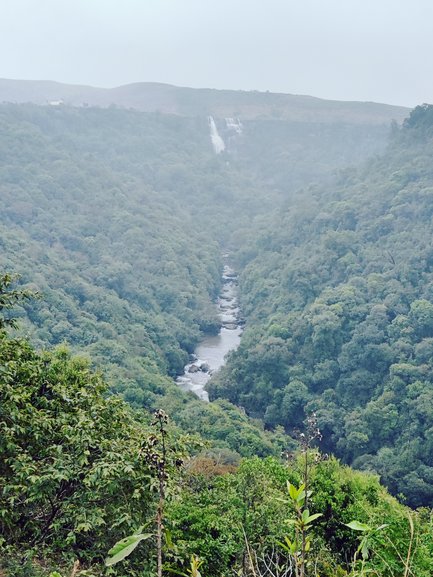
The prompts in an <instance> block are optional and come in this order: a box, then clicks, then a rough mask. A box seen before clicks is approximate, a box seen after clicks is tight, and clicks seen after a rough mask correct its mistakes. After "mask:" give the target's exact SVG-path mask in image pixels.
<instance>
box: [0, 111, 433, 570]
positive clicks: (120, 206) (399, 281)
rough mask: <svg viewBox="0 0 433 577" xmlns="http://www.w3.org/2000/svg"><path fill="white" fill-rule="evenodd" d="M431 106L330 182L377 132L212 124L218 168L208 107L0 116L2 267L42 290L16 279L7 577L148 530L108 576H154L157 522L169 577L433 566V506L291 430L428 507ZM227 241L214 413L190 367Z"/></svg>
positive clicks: (6, 477)
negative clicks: (232, 334) (162, 423)
mask: <svg viewBox="0 0 433 577" xmlns="http://www.w3.org/2000/svg"><path fill="white" fill-rule="evenodd" d="M432 109H433V108H432V107H429V106H423V107H418V108H417V109H415V110H414V111H413V112H412V114H411V116H410V118H409V119H408V120H407V121H406V122H405V124H404V126H403V128H402V129H398V128H397V127H395V128H394V131H393V132H394V134H393V140H392V143H391V145H390V146H389V148H388V150H387V151H386V153H385V154H384V155H383V156H380V157H377V158H375V159H373V160H371V161H370V162H369V163H368V164H367V165H365V166H363V167H361V168H358V169H345V170H344V171H343V172H342V173H341V174H340V176H339V181H338V182H333V184H330V182H331V179H330V175H331V173H332V172H333V171H334V170H335V169H336V168H337V167H341V166H344V165H345V164H346V163H347V162H350V161H353V159H355V158H356V157H358V156H359V157H365V156H367V155H368V154H369V153H371V152H377V151H378V150H380V149H381V147H382V145H383V140H381V139H383V138H384V129H383V128H380V129H378V132H376V133H375V136H374V135H372V134H371V133H370V128H366V127H362V126H358V128H357V129H355V128H354V127H353V126H352V127H351V126H350V125H341V124H339V125H334V126H332V125H331V124H329V125H328V126H317V125H314V124H312V123H311V122H305V123H299V124H296V125H295V124H293V123H292V124H291V123H290V122H288V121H285V122H280V121H279V120H277V119H276V118H274V119H269V118H268V119H255V120H254V121H253V120H251V121H250V122H246V123H245V124H244V127H243V132H242V134H240V135H239V134H228V133H224V122H225V121H224V120H222V119H219V120H218V119H217V124H218V126H219V127H220V130H221V133H222V134H223V136H224V138H226V139H227V140H228V142H229V146H228V150H227V151H226V152H224V153H222V154H221V155H218V156H216V155H215V154H214V153H213V151H212V148H211V146H210V140H209V134H208V125H207V121H206V118H181V117H175V116H168V115H162V114H145V113H139V112H136V111H133V110H128V111H127V110H117V109H110V110H100V109H96V108H83V109H74V108H69V107H59V108H56V107H53V108H49V107H38V106H33V105H2V106H0V130H1V135H2V138H1V139H0V157H1V159H2V160H1V164H0V198H1V201H0V203H1V210H0V243H1V249H2V250H1V253H0V267H1V269H2V270H9V271H12V270H13V271H15V272H18V273H20V274H21V275H22V283H23V284H24V286H25V287H26V289H27V291H28V292H27V293H25V294H24V295H23V294H22V292H21V290H20V289H14V290H13V289H12V285H11V283H12V281H13V277H10V276H8V275H6V276H4V275H3V276H1V275H0V427H1V433H2V434H1V436H0V531H1V536H0V548H1V554H2V556H3V559H4V561H3V565H4V567H3V568H2V567H1V566H0V575H1V572H2V569H4V570H7V572H8V573H7V574H8V575H10V576H12V575H14V576H16V577H23V576H24V575H28V576H31V575H35V574H37V573H38V572H39V573H40V574H42V575H43V574H48V573H49V570H50V569H51V568H54V567H55V566H62V567H64V570H65V571H66V567H67V566H68V564H69V565H71V564H72V562H73V560H74V559H76V558H78V559H80V561H81V563H82V566H83V567H84V568H86V567H89V568H90V567H92V568H91V569H89V571H91V572H93V573H92V574H95V575H97V574H100V573H101V572H103V569H102V562H103V559H104V557H105V555H106V553H107V551H108V549H109V548H110V547H111V546H112V545H113V544H114V543H115V542H116V541H117V540H118V539H119V538H121V537H125V536H127V535H128V534H130V533H132V532H135V531H138V530H140V528H141V530H142V531H145V532H148V536H147V538H146V539H145V540H144V541H143V542H142V543H140V545H139V547H138V548H137V549H136V550H135V551H134V553H133V554H132V555H131V556H130V557H129V558H128V559H127V560H125V561H124V562H123V564H122V565H118V566H116V567H114V568H113V569H108V570H106V572H107V574H112V575H119V576H122V575H125V576H126V575H131V576H134V575H146V576H149V577H150V575H155V574H156V573H155V572H156V566H157V564H158V560H157V555H156V548H157V544H158V537H155V535H157V534H158V531H157V529H158V530H159V531H162V529H163V530H164V535H165V541H164V543H163V545H162V546H163V549H164V552H163V553H164V555H163V556H164V562H165V571H166V572H168V571H170V570H173V571H181V572H183V573H184V574H186V575H188V574H190V573H191V571H192V570H193V567H194V563H198V561H197V557H196V556H198V557H199V558H200V559H201V561H202V565H201V569H200V570H201V572H202V575H203V576H204V575H206V576H209V577H222V576H223V575H224V576H225V577H227V576H228V575H234V574H237V575H242V576H246V575H251V574H255V575H256V576H259V575H260V577H261V575H262V574H263V575H265V574H266V566H269V564H271V565H272V564H273V565H272V566H273V570H274V573H275V574H277V575H279V576H281V575H284V574H286V575H288V574H290V573H288V572H287V567H288V566H290V564H292V565H291V566H292V568H293V574H296V576H297V577H298V575H302V577H304V573H300V572H295V568H294V567H295V565H296V567H297V568H298V569H299V567H301V565H299V559H304V557H305V559H306V565H305V567H304V566H303V565H302V567H303V568H304V569H305V571H306V573H305V576H307V575H308V577H312V576H313V575H314V576H316V575H319V574H320V575H321V576H322V577H331V576H332V577H335V576H341V577H343V576H345V575H347V576H348V575H350V576H351V577H355V575H356V576H357V575H359V574H360V573H359V571H360V570H361V568H362V570H366V571H367V570H369V569H371V570H372V571H373V572H374V573H373V574H375V575H378V576H380V577H397V576H401V575H404V576H405V577H409V575H412V576H416V577H429V576H430V575H431V574H432V571H433V567H432V564H431V560H432V558H433V539H432V537H431V511H429V510H428V509H420V510H419V511H417V512H414V511H412V512H411V511H410V510H409V509H407V508H406V507H405V506H404V505H402V504H399V503H398V502H397V501H396V500H395V499H394V498H393V497H390V495H389V494H388V493H387V491H386V490H385V489H384V488H383V487H382V486H381V485H380V484H379V480H378V477H376V476H374V475H372V474H371V473H365V472H362V473H360V472H358V473H355V472H354V471H352V470H351V469H349V468H347V467H345V466H343V465H341V464H340V462H339V461H337V460H336V459H335V458H334V457H332V456H331V457H329V456H327V455H322V454H321V453H320V452H319V451H318V450H317V449H315V448H311V447H310V446H308V447H305V446H304V448H303V451H301V453H297V452H296V449H295V441H294V438H295V437H297V438H299V435H298V433H297V432H296V431H297V430H298V429H302V428H303V426H304V425H303V422H304V420H305V417H306V416H307V415H308V414H310V413H311V411H315V412H316V414H317V419H318V426H319V428H320V430H321V433H322V435H323V439H322V441H321V443H320V449H321V451H322V452H323V453H334V454H335V455H337V457H338V458H340V459H341V460H342V461H343V462H345V463H349V464H352V465H354V466H356V467H357V468H359V469H364V470H366V471H372V472H375V473H379V474H380V477H381V480H382V481H383V482H385V484H386V485H387V486H388V487H389V489H390V490H391V492H392V493H394V494H395V495H399V497H400V500H403V501H404V500H406V501H407V503H408V504H410V505H411V506H412V507H419V506H428V507H431V505H432V504H433V467H432V466H431V464H432V462H433V434H432V431H433V409H432V406H433V404H432V400H433V399H432V390H433V389H432V385H433V381H432V380H431V375H430V373H431V372H432V368H433V367H432V365H433V293H432V287H433V277H432V270H433V266H432V263H433V259H432V255H433V252H432V247H431V238H432V230H431V215H432V210H431V200H432V199H431V197H432V191H433V170H432V168H431V162H430V159H431V155H432V153H433V120H432V118H431V117H432ZM379 133H380V135H381V136H380V137H379V136H378V135H379ZM376 137H377V138H376ZM311 163H314V170H313V169H312V168H311V167H310V168H309V165H311ZM311 178H317V179H318V178H320V179H322V180H323V182H324V183H325V184H321V185H320V186H318V185H314V186H310V187H309V188H304V189H302V190H301V191H298V192H296V190H297V188H298V187H299V186H301V185H307V184H308V183H309V181H310V180H311ZM281 207H282V208H281ZM227 249H229V250H230V251H231V252H232V258H233V259H234V261H235V263H236V264H237V267H238V269H239V271H240V273H241V275H240V298H241V304H242V311H243V314H244V315H245V317H246V320H247V327H246V330H245V332H244V335H243V338H242V343H241V346H240V347H239V349H238V351H236V352H234V353H232V354H231V355H230V358H229V362H228V364H227V366H226V368H225V369H224V370H223V371H222V372H221V373H220V374H219V375H217V376H216V377H215V378H214V380H213V382H212V383H211V387H210V394H211V397H212V399H214V400H213V402H212V403H210V404H206V403H203V402H201V401H199V400H198V399H196V398H194V397H193V396H192V395H186V394H184V393H182V392H181V391H180V390H179V388H178V387H177V386H176V385H175V384H174V382H173V377H174V376H176V375H177V374H179V373H180V372H181V371H182V369H183V366H184V364H185V362H186V360H187V359H188V354H189V353H191V352H192V351H193V350H194V347H195V345H196V344H197V342H198V340H199V339H200V336H201V335H202V334H204V333H206V332H210V333H212V332H215V331H217V330H218V326H219V322H218V319H217V318H216V315H215V308H214V306H213V301H214V299H215V298H216V295H217V294H218V292H219V289H220V282H221V278H220V277H221V251H222V250H227ZM31 290H33V291H35V290H36V291H37V292H38V293H40V297H41V298H38V299H36V300H34V299H32V300H26V301H25V302H18V303H17V301H19V300H20V298H21V297H22V296H30V291H31ZM12 305H17V306H14V308H13V310H12V311H11V310H10V308H11V306H12ZM17 320H18V321H19V322H18V325H19V328H18V329H16V328H15V325H16V324H17V323H16V321H17ZM7 330H8V331H9V333H7V332H6V331H7ZM17 331H18V332H17ZM23 333H24V334H26V337H23ZM65 342H67V343H69V345H68V346H69V347H70V348H71V350H72V351H74V352H78V353H79V356H74V354H72V353H70V352H69V349H68V346H66V345H65ZM95 367H97V369H98V370H100V371H103V373H104V375H103V376H102V375H100V374H98V373H95V372H94V371H95ZM116 394H120V397H117V396H116ZM125 401H127V402H125ZM161 407H163V408H164V410H165V411H167V412H168V413H169V414H170V415H171V416H172V419H173V424H170V425H168V426H167V428H166V429H164V432H163V433H162V429H158V428H157V427H156V428H155V422H154V423H153V424H152V416H151V414H152V412H153V411H154V410H155V409H159V408H161ZM156 424H157V422H156ZM187 432H188V433H194V434H197V436H194V437H189V436H186V435H185V433H187ZM287 434H289V436H287ZM303 438H304V439H305V437H303ZM163 440H164V442H163ZM206 440H207V441H210V442H209V444H207V441H206ZM301 444H302V443H301ZM281 455H284V458H283V457H282V456H281ZM305 460H307V463H308V466H307V467H306V466H305V463H306V461H305ZM162 463H163V464H162ZM306 469H307V472H306ZM287 482H289V485H287ZM302 482H307V483H308V485H309V488H310V489H311V490H312V495H311V498H310V497H309V496H307V494H306V493H305V495H304V497H301V501H296V499H295V497H294V495H296V494H298V493H296V491H299V492H300V493H302V488H300V489H299V486H300V484H301V483H302ZM296 487H298V489H296ZM162 488H163V490H162ZM290 488H291V489H290ZM288 491H289V493H288ZM162 501H163V502H164V503H163V510H164V523H163V525H162V524H161V523H160V522H158V516H159V515H160V513H161V511H162V505H161V502H162ZM306 501H308V506H307V504H306ZM299 503H301V505H299ZM308 507H309V509H308ZM307 509H308V511H309V512H307V513H305V511H306V510H307ZM310 513H311V515H313V518H314V523H313V522H311V525H308V524H307V525H308V532H309V538H310V539H311V551H310V552H308V551H307V550H306V546H305V543H306V541H305V539H303V545H302V546H301V545H299V543H298V545H296V532H298V533H299V531H300V530H301V529H300V527H301V528H302V527H304V526H305V525H306V523H305V522H304V521H302V519H304V518H309V515H310ZM302 515H304V517H302ZM155 516H156V518H157V522H155ZM287 520H289V521H288V522H287ZM351 521H356V522H357V524H358V530H360V531H364V532H365V533H363V534H362V535H364V545H365V548H364V549H363V550H364V551H365V549H366V548H367V544H368V548H369V549H371V550H372V552H371V554H369V555H368V559H367V558H365V559H364V558H363V559H361V557H360V551H361V550H359V551H357V550H358V545H359V539H358V538H357V534H356V533H354V532H353V531H352V530H351V529H350V528H349V527H347V523H350V522H351ZM302 523H304V525H302ZM359 523H361V525H359ZM383 524H385V525H386V527H383V528H382V529H380V530H379V529H378V530H376V529H377V528H378V527H379V526H380V525H383ZM355 526H356V524H355ZM359 527H361V529H359ZM411 527H412V528H411ZM302 530H304V529H302ZM362 535H361V536H362ZM304 537H305V535H304ZM281 543H282V544H283V545H281ZM293 543H295V544H293ZM354 557H356V558H357V561H355V562H354V563H352V562H353V559H354ZM33 558H34V561H33V560H32V559H33ZM189 562H191V563H193V565H191V567H190V569H188V563H189ZM293 564H295V565H293ZM277 565H278V567H277ZM38 567H39V569H38ZM188 571H190V573H188ZM284 571H286V573H284ZM299 571H300V569H299ZM191 574H193V573H191ZM83 575H84V574H83ZM195 577H197V574H196V575H195Z"/></svg>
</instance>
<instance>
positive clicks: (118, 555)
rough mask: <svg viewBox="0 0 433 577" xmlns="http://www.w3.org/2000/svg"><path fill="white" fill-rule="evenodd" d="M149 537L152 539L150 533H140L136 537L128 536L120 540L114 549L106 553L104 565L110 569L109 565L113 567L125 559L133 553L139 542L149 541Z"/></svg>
mask: <svg viewBox="0 0 433 577" xmlns="http://www.w3.org/2000/svg"><path fill="white" fill-rule="evenodd" d="M149 537H152V534H151V533H141V534H137V535H130V536H129V537H125V538H124V539H121V540H120V541H118V542H117V543H116V544H115V545H114V547H112V548H111V549H110V550H109V551H108V557H107V559H105V565H106V566H107V567H111V565H115V564H116V563H118V562H119V561H122V559H125V557H128V555H130V554H131V553H132V552H133V551H134V549H135V548H136V547H137V545H138V544H139V543H140V541H143V540H144V539H149Z"/></svg>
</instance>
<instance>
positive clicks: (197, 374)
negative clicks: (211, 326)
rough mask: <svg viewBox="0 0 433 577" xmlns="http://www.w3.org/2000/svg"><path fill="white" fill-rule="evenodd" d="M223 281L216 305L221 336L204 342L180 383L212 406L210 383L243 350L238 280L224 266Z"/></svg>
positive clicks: (209, 336) (227, 267)
mask: <svg viewBox="0 0 433 577" xmlns="http://www.w3.org/2000/svg"><path fill="white" fill-rule="evenodd" d="M222 280H223V287H222V290H221V293H220V295H219V297H218V300H217V303H216V306H217V308H218V314H219V317H220V319H221V329H220V332H219V333H218V334H217V335H208V336H205V337H204V338H203V340H202V341H201V342H200V343H199V344H198V346H197V348H196V349H195V351H194V354H193V355H191V358H190V362H189V363H188V364H187V365H185V369H184V374H183V375H182V376H180V377H178V378H177V379H176V382H177V384H178V385H179V387H180V388H181V389H182V390H184V391H192V392H193V393H194V394H195V395H197V397H199V398H200V399H202V400H203V401H206V402H209V395H208V393H207V391H206V390H205V386H206V384H207V382H208V381H209V379H210V378H211V376H212V374H213V373H215V371H217V370H218V369H219V368H221V367H222V366H223V364H224V357H225V356H226V354H227V353H228V352H229V351H232V350H234V349H236V348H237V347H238V346H239V343H240V339H241V333H242V326H241V324H242V323H241V321H240V318H239V314H240V311H239V306H238V301H237V276H236V274H235V272H234V271H233V269H232V268H231V267H230V266H228V265H225V266H224V270H223V276H222Z"/></svg>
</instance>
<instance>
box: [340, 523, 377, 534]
mask: <svg viewBox="0 0 433 577" xmlns="http://www.w3.org/2000/svg"><path fill="white" fill-rule="evenodd" d="M344 525H346V527H349V528H350V529H353V530H354V531H364V532H365V531H371V527H370V525H366V524H365V523H361V522H360V521H351V522H350V523H344Z"/></svg>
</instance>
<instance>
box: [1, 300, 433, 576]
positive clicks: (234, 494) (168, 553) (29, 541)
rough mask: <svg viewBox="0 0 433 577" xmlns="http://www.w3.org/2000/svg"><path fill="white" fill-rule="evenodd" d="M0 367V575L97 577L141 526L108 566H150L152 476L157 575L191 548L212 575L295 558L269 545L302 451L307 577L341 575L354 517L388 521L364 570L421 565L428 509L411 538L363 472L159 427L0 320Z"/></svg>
mask: <svg viewBox="0 0 433 577" xmlns="http://www.w3.org/2000/svg"><path fill="white" fill-rule="evenodd" d="M1 308H2V307H1V306H0V310H1ZM0 364H1V367H2V371H1V373H0V423H1V432H2V434H1V437H0V455H1V459H0V487H1V492H0V530H1V538H0V558H1V561H0V571H1V570H2V569H3V570H5V571H7V573H6V574H7V575H9V576H15V577H21V576H24V575H26V576H33V575H34V576H36V575H48V573H49V572H50V569H53V568H54V567H59V566H62V567H65V570H67V568H68V566H69V567H71V566H72V563H73V561H74V560H79V561H80V566H81V569H83V570H85V569H86V568H89V566H90V567H92V569H91V573H90V574H92V575H99V574H101V573H102V571H103V559H104V557H105V555H106V552H107V551H108V549H109V548H110V547H111V545H112V544H113V543H114V542H116V541H117V540H118V539H119V538H120V537H124V536H125V535H128V534H131V533H132V532H134V531H137V529H138V527H139V526H146V530H147V531H148V533H147V539H146V541H144V542H143V543H142V544H140V547H139V548H137V550H136V551H134V553H133V554H132V555H131V556H130V557H129V558H128V559H127V560H126V561H123V563H122V564H119V565H117V566H116V567H114V568H113V569H110V570H109V571H108V572H107V574H110V575H119V576H126V575H131V576H134V575H137V576H138V575H141V576H149V577H150V576H151V575H155V572H156V551H155V531H156V527H155V521H154V519H155V512H156V510H157V507H158V502H159V499H158V495H160V487H161V485H160V484H159V483H158V479H160V478H162V479H163V484H164V501H165V502H164V517H163V520H164V532H165V535H166V539H165V541H164V543H165V544H164V546H163V560H164V566H165V569H166V571H167V572H171V571H173V570H174V571H182V570H183V571H185V570H187V567H188V561H189V559H195V558H196V556H199V558H200V560H201V563H202V564H203V568H202V571H203V574H204V575H208V576H209V577H221V575H226V574H234V573H235V572H236V574H241V575H248V574H251V571H252V570H253V566H254V567H255V569H254V570H256V571H260V572H261V571H264V570H265V567H266V566H269V565H270V566H271V567H273V568H274V571H280V570H281V571H283V570H284V568H287V567H288V566H290V564H291V563H293V560H291V558H290V556H287V554H286V553H285V551H284V548H283V547H282V546H281V545H280V544H279V543H280V542H281V541H284V539H285V537H286V536H287V535H289V536H291V535H292V530H291V529H290V525H289V526H288V525H287V519H290V518H293V516H294V515H295V513H294V510H293V506H292V505H291V504H290V499H288V495H287V488H286V483H287V482H288V481H289V482H290V483H292V484H293V486H298V485H299V483H300V482H301V480H302V479H303V476H304V475H305V472H304V469H305V464H304V461H305V458H307V459H308V460H309V461H310V463H309V465H308V469H309V472H308V483H309V487H310V489H311V490H312V494H313V496H314V497H313V498H312V499H310V507H311V512H312V514H313V515H314V514H315V513H317V515H319V513H320V517H319V521H318V522H317V523H316V524H315V526H314V529H313V530H312V531H310V538H311V539H312V548H311V551H310V552H309V555H308V558H309V559H311V563H310V564H309V563H307V565H306V567H310V569H308V574H313V571H314V574H317V573H316V572H317V571H320V575H322V576H324V577H331V576H332V577H334V576H335V575H341V576H344V575H348V573H347V571H349V569H350V567H351V560H352V559H353V556H354V555H355V552H356V549H357V546H358V543H357V539H356V535H355V534H354V533H353V531H351V530H350V529H348V528H347V526H345V525H344V524H345V523H346V524H347V523H350V522H351V521H353V520H354V519H355V520H356V521H357V522H358V523H370V524H371V526H372V527H377V526H379V525H380V524H383V523H386V525H387V527H386V533H385V531H383V533H380V534H377V535H374V534H372V535H371V537H370V540H369V543H368V547H369V549H371V551H374V553H373V552H371V553H369V558H368V560H367V561H365V563H366V566H365V567H364V568H365V569H368V568H370V569H374V570H375V571H376V573H375V574H378V575H381V577H388V576H389V577H390V576H396V575H401V574H402V572H403V570H405V568H407V570H408V571H410V573H409V572H408V573H407V574H408V575H416V576H417V577H428V576H429V575H430V574H431V571H432V569H433V566H432V558H433V542H432V539H431V536H430V535H429V532H428V531H429V522H430V520H429V512H428V511H419V512H418V513H417V514H414V513H412V514H411V515H412V516H411V519H412V523H413V525H414V527H413V535H412V537H411V531H410V529H409V521H408V519H409V517H408V515H409V511H407V510H405V508H404V507H403V506H401V505H399V504H398V503H397V502H396V501H395V500H394V499H392V498H391V497H390V496H389V495H388V494H387V493H386V491H385V490H384V489H383V488H382V487H381V486H380V485H379V483H378V480H377V479H376V478H374V477H372V476H368V475H365V474H360V473H354V472H352V471H350V470H349V469H347V468H344V467H342V466H341V465H340V464H339V463H338V462H337V461H336V460H335V459H330V460H329V459H328V460H323V459H321V458H320V455H319V454H318V453H317V452H316V451H311V450H309V449H308V448H307V450H306V451H305V452H304V454H303V455H300V456H299V457H297V458H294V457H293V456H292V457H291V458H290V459H289V460H288V461H285V462H283V461H280V460H277V459H275V458H268V459H265V460H260V459H258V458H250V459H244V460H243V462H242V463H241V464H240V465H238V464H237V463H233V462H232V463H228V462H227V461H226V462H225V463H223V462H221V457H220V456H219V457H218V456H216V455H215V453H209V452H207V453H206V452H204V451H203V450H202V449H201V448H200V443H198V441H197V440H195V441H194V440H193V439H192V438H188V437H185V436H184V435H181V434H180V432H179V431H178V430H175V429H173V428H172V427H170V426H168V425H167V426H165V425H164V429H162V428H158V427H157V428H155V426H154V425H155V422H154V423H153V424H152V423H151V422H150V420H151V419H150V416H149V415H148V414H147V413H145V412H142V411H140V412H136V413H134V412H133V411H132V409H131V408H130V407H128V405H126V404H125V403H124V402H123V401H121V400H119V399H116V398H113V397H109V398H107V397H106V392H107V385H106V384H105V383H104V382H103V381H102V379H101V378H100V377H99V376H98V375H95V374H93V373H92V372H91V371H90V370H89V366H88V363H87V362H86V361H85V360H83V359H80V358H72V357H71V356H70V354H69V353H68V352H67V351H66V350H65V349H64V348H58V349H57V350H56V351H54V352H52V353H47V352H45V353H38V352H36V351H35V350H34V349H33V348H32V347H31V346H30V344H29V343H28V342H26V341H24V340H22V339H14V338H10V337H8V336H7V334H6V332H5V329H4V328H3V329H1V330H0ZM157 422H158V421H156V423H157ZM161 432H162V436H161ZM161 463H163V476H162V477H160V475H159V474H158V471H160V470H161V469H160V467H161V466H162V465H161ZM408 551H409V556H408V555H407V553H408ZM358 565H359V564H356V563H355V565H354V566H353V569H354V570H355V569H356V568H357V567H358ZM278 567H280V569H278ZM313 567H314V569H313ZM310 571H311V573H310ZM238 572H240V573H238ZM68 573H69V571H68ZM85 574H88V573H86V572H84V573H83V575H85ZM164 574H165V573H164ZM351 575H355V573H351Z"/></svg>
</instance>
